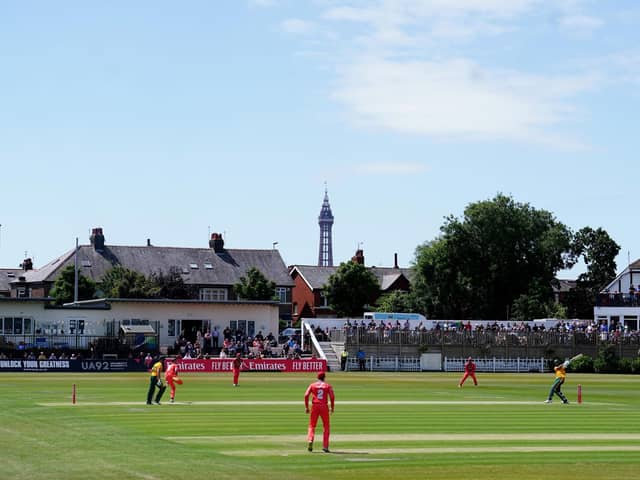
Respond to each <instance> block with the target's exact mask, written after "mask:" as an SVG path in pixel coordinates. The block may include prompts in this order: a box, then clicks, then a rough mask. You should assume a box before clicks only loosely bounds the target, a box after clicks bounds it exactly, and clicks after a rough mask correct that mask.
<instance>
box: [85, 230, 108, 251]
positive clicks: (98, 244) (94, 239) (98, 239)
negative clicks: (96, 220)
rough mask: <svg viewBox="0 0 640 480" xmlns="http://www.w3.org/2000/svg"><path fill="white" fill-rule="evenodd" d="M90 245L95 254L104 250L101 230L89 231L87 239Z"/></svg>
mask: <svg viewBox="0 0 640 480" xmlns="http://www.w3.org/2000/svg"><path fill="white" fill-rule="evenodd" d="M89 240H90V241H91V245H93V248H94V249H95V251H96V252H102V251H103V250H104V235H103V234H102V228H101V227H98V228H94V229H92V230H91V236H90V237H89Z"/></svg>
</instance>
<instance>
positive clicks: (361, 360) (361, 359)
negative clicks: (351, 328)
mask: <svg viewBox="0 0 640 480" xmlns="http://www.w3.org/2000/svg"><path fill="white" fill-rule="evenodd" d="M356 358H357V359H358V366H359V368H360V371H361V372H364V371H365V370H366V369H367V358H366V354H365V353H364V350H362V349H359V350H358V353H357V354H356Z"/></svg>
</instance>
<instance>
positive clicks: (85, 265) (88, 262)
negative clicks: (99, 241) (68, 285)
mask: <svg viewBox="0 0 640 480" xmlns="http://www.w3.org/2000/svg"><path fill="white" fill-rule="evenodd" d="M82 266H83V267H90V266H91V260H82Z"/></svg>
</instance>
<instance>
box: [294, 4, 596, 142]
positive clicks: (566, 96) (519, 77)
mask: <svg viewBox="0 0 640 480" xmlns="http://www.w3.org/2000/svg"><path fill="white" fill-rule="evenodd" d="M320 4H321V5H330V6H329V7H328V8H326V9H325V10H324V11H323V12H322V13H321V15H320V17H319V18H317V19H316V21H315V22H308V21H305V20H301V19H289V20H286V21H285V22H283V23H282V25H281V27H282V29H283V30H285V31H287V32H290V33H297V34H314V35H316V37H315V40H320V41H319V42H317V43H315V44H314V45H315V46H319V45H320V44H321V43H322V41H323V38H322V35H324V34H325V33H326V32H327V31H335V32H339V34H340V41H339V42H337V41H333V42H331V41H327V38H328V37H327V36H326V35H325V37H324V40H325V43H324V45H325V48H326V57H325V58H328V59H330V60H329V61H330V62H332V63H333V64H334V66H335V68H336V72H337V77H336V82H335V84H334V88H333V91H332V95H333V98H334V99H336V100H337V101H338V102H340V103H341V104H342V105H343V106H344V107H345V112H346V115H347V117H348V118H349V119H350V120H351V121H353V122H354V123H355V124H356V125H357V126H359V127H364V128H370V129H376V130H391V131H395V132H401V133H408V134H416V135H427V136H432V137H438V138H451V139H460V138H465V139H482V140H490V139H493V140H509V141H514V140H515V141H525V142H542V143H547V144H553V145H555V146H558V145H560V146H564V147H566V146H570V147H571V148H575V147H576V146H578V147H582V145H580V142H576V141H574V140H572V139H571V138H570V136H569V134H566V135H565V134H563V132H565V133H566V132H567V128H571V127H573V126H575V125H576V124H578V123H579V122H580V121H581V120H582V119H583V118H584V112H583V111H581V110H580V109H579V107H578V105H579V103H578V102H579V100H580V98H579V95H580V94H582V93H584V92H585V91H590V90H593V89H595V88H596V87H599V86H601V85H603V84H604V82H603V81H602V78H601V77H600V76H598V75H596V74H593V73H592V72H593V71H595V70H596V69H599V70H601V71H602V72H603V73H602V77H604V76H605V75H606V73H605V72H606V71H605V70H602V69H600V68H599V67H596V66H591V67H585V66H583V67H578V66H577V62H576V61H573V62H572V65H573V68H574V70H573V71H574V72H575V73H573V74H566V73H560V74H559V73H550V72H553V70H550V69H549V67H548V66H546V65H544V64H543V63H542V62H535V63H533V65H536V67H535V68H536V70H537V71H533V72H525V71H523V70H522V67H521V64H522V62H521V61H520V60H518V59H517V58H515V57H514V55H513V51H515V49H516V48H518V47H520V46H523V48H534V47H532V46H531V43H530V42H531V38H533V35H536V34H540V33H541V32H544V31H545V29H547V28H548V27H549V26H550V25H553V24H554V20H555V25H556V27H557V30H556V32H555V33H563V32H571V33H581V34H584V33H589V32H591V31H593V30H594V29H597V28H600V27H601V26H603V25H604V23H603V22H602V21H601V20H600V19H599V18H598V17H596V16H594V15H591V14H589V8H588V7H589V5H588V4H587V3H585V2H583V1H582V0H557V2H556V1H554V2H548V1H547V0H362V1H360V0H331V1H327V2H321V3H320ZM592 10H593V9H592ZM550 20H551V21H550ZM485 39H487V40H488V41H487V42H483V40H485ZM320 50H321V49H320V48H318V49H317V50H316V51H320ZM492 50H495V51H496V53H497V55H495V56H492V55H491V52H492ZM530 52H531V50H529V51H527V50H523V55H524V56H526V55H528V54H529V53H530ZM474 54H477V55H478V58H477V59H474ZM534 58H536V56H535V55H534ZM501 60H504V62H505V63H504V65H500V62H501ZM570 60H574V59H570ZM577 60H578V61H579V60H583V59H577ZM523 61H524V60H523ZM556 61H557V60H556ZM552 68H555V69H559V68H563V69H566V70H567V71H569V68H571V66H569V65H568V62H566V63H563V64H561V65H557V66H555V67H552ZM556 71H557V70H556Z"/></svg>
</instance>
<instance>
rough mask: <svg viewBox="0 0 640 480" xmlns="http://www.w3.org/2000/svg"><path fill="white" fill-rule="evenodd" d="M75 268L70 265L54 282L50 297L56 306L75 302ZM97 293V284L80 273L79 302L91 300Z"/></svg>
mask: <svg viewBox="0 0 640 480" xmlns="http://www.w3.org/2000/svg"><path fill="white" fill-rule="evenodd" d="M74 290H75V266H74V265H68V266H66V267H65V268H63V269H62V271H61V272H60V275H58V278H56V280H55V282H53V287H52V288H51V292H49V295H50V296H51V297H53V298H54V299H55V303H56V305H62V304H63V303H70V302H73V300H74ZM95 293H96V283H95V282H94V281H93V280H91V279H90V278H87V277H85V276H84V275H82V273H80V272H78V300H90V299H92V298H94V296H95Z"/></svg>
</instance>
